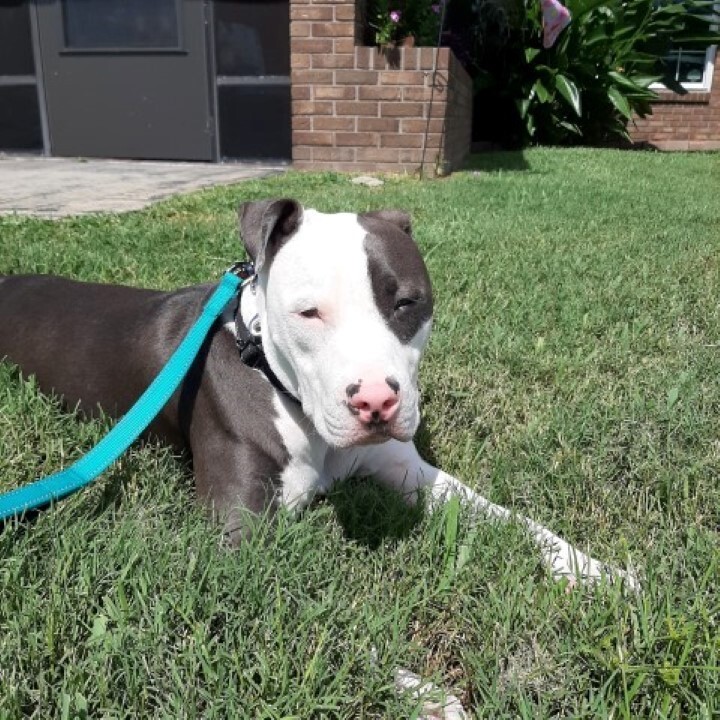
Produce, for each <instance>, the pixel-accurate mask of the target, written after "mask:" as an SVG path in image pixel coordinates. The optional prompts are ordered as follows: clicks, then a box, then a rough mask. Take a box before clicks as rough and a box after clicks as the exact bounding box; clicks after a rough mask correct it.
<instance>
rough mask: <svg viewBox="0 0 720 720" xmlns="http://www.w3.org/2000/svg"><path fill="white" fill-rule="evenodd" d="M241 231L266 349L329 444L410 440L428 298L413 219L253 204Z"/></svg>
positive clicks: (288, 203)
mask: <svg viewBox="0 0 720 720" xmlns="http://www.w3.org/2000/svg"><path fill="white" fill-rule="evenodd" d="M239 219H240V230H241V234H242V238H243V242H244V244H245V248H246V249H247V251H248V253H249V255H250V257H251V258H252V259H253V261H254V262H255V268H256V271H257V273H258V285H257V294H258V306H259V312H260V320H261V324H262V334H263V347H264V349H265V352H266V355H267V358H268V362H269V363H270V366H271V367H272V369H273V370H274V372H275V373H276V374H277V376H278V378H279V379H280V380H281V382H282V383H283V384H284V385H285V387H287V388H288V389H289V390H290V391H291V392H292V393H293V394H295V395H296V396H297V397H298V398H300V400H301V402H302V407H303V411H304V412H305V414H306V415H307V416H308V417H309V418H310V419H311V420H312V422H313V424H314V426H315V428H316V430H317V431H318V433H319V434H320V435H321V436H322V437H323V439H324V440H325V441H326V442H328V443H329V444H330V445H331V446H333V447H349V446H352V445H360V444H368V443H377V442H384V441H385V440H387V439H389V438H396V439H398V440H402V441H405V440H410V439H411V438H412V436H413V435H414V434H415V431H416V430H417V426H418V423H419V417H420V415H419V408H418V401H419V393H418V388H417V375H418V366H419V362H420V356H421V354H422V351H423V348H424V347H425V344H426V342H427V339H428V335H429V333H430V325H431V320H432V309H433V299H432V290H431V287H430V279H429V277H428V273H427V269H426V268H425V263H424V262H423V260H422V257H421V256H420V252H419V251H418V248H417V246H416V244H415V242H414V240H413V239H412V237H411V234H410V218H409V216H408V215H407V214H406V213H403V212H400V211H395V210H383V211H379V212H372V213H366V214H364V215H356V214H353V213H337V214H324V213H320V212H317V211H316V210H310V209H303V208H302V206H301V205H300V204H299V203H297V202H296V201H294V200H285V199H283V200H267V201H262V202H249V203H245V204H243V205H242V206H241V207H240V210H239Z"/></svg>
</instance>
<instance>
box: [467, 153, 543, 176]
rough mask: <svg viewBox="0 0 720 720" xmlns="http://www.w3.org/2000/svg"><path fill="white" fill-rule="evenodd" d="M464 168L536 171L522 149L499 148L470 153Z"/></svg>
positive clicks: (496, 170)
mask: <svg viewBox="0 0 720 720" xmlns="http://www.w3.org/2000/svg"><path fill="white" fill-rule="evenodd" d="M463 170H475V171H478V172H488V173H492V172H528V171H530V172H534V171H533V169H532V167H531V165H530V163H529V162H528V161H527V159H526V158H525V155H524V153H523V151H522V150H498V151H492V152H480V153H474V154H472V155H470V157H469V158H468V159H467V160H466V161H465V163H464V164H463Z"/></svg>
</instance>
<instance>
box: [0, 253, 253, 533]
mask: <svg viewBox="0 0 720 720" xmlns="http://www.w3.org/2000/svg"><path fill="white" fill-rule="evenodd" d="M242 265H243V263H239V264H238V266H233V267H232V268H231V269H230V270H228V271H227V272H226V273H225V275H223V277H222V280H221V281H220V284H219V285H218V286H217V288H216V289H215V291H214V292H213V294H212V295H211V296H210V298H209V299H208V300H207V302H206V303H205V306H204V307H203V310H202V314H201V315H200V317H199V318H198V319H197V321H196V322H195V324H194V325H193V326H192V327H191V328H190V330H188V333H187V335H186V336H185V337H184V338H183V340H182V341H181V343H180V344H179V345H178V347H177V349H176V350H175V352H174V353H173V354H172V355H171V356H170V359H169V360H168V361H167V363H166V364H165V366H164V367H163V369H162V370H161V371H160V373H159V374H158V375H157V377H156V378H155V379H154V380H153V381H152V383H150V385H149V386H148V388H147V390H145V392H144V393H143V394H142V395H141V396H140V398H139V399H138V400H137V402H136V403H135V404H134V405H133V406H132V407H131V408H130V410H128V412H127V413H126V414H125V415H124V416H123V417H122V419H121V420H120V421H119V422H118V423H117V424H116V425H115V426H114V427H113V428H112V430H110V432H109V433H108V434H107V435H106V436H105V437H104V438H103V439H102V440H101V441H100V442H99V443H98V444H97V445H96V446H95V447H94V448H92V449H91V450H90V451H89V452H88V453H87V454H86V455H84V456H83V457H82V458H80V460H78V461H77V462H75V463H74V464H73V465H71V466H70V467H68V468H66V469H65V470H62V471H60V472H57V473H54V474H53V475H49V476H48V477H46V478H43V479H42V480H37V481H36V482H34V483H31V484H30V485H25V486H24V487H21V488H18V489H16V490H12V491H10V492H8V493H5V494H4V495H0V521H2V520H6V519H7V518H11V517H17V516H20V515H22V514H23V513H25V512H27V511H28V510H35V509H37V508H41V507H43V506H45V505H47V504H48V503H51V502H53V501H55V500H60V499H62V498H64V497H66V496H67V495H70V494H71V493H73V492H75V491H76V490H79V489H80V488H82V487H85V485H88V484H90V483H91V482H92V481H93V480H95V478H97V477H98V475H100V474H102V473H103V472H105V470H107V468H108V467H110V465H112V464H113V463H114V462H115V461H116V460H117V459H118V458H119V457H120V456H121V455H122V454H123V453H124V452H125V451H126V450H127V449H128V448H129V447H130V445H131V444H132V443H133V442H134V441H135V440H136V439H137V438H138V437H139V436H140V434H141V433H142V432H143V431H144V430H145V429H146V428H147V426H148V425H149V424H150V423H151V422H152V421H153V419H154V418H155V416H156V415H157V414H158V413H159V412H160V411H161V410H162V409H163V407H165V404H166V403H167V401H168V400H169V399H170V397H171V396H172V394H173V393H174V392H175V391H176V390H177V388H178V387H179V385H180V383H181V382H182V379H183V378H184V377H185V375H186V374H187V372H188V370H189V369H190V366H191V365H192V363H193V360H195V358H196V357H197V354H198V353H199V352H200V348H201V346H202V344H203V342H204V340H205V338H206V337H207V335H208V333H209V332H210V328H211V327H212V326H213V323H214V322H215V321H216V320H217V318H218V316H219V315H220V313H221V312H222V311H223V308H224V307H225V306H226V305H227V304H228V303H229V302H230V300H232V298H233V297H234V296H235V295H236V294H237V292H238V289H239V287H240V284H241V283H242V282H248V279H246V278H245V277H243V276H242V273H241V276H240V277H238V276H237V275H235V274H234V272H235V271H236V268H237V267H239V266H240V267H241V266H242Z"/></svg>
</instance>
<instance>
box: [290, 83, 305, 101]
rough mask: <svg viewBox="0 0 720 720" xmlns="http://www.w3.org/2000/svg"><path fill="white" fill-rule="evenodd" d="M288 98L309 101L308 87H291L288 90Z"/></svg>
mask: <svg viewBox="0 0 720 720" xmlns="http://www.w3.org/2000/svg"><path fill="white" fill-rule="evenodd" d="M290 97H291V98H292V99H293V100H309V99H310V86H309V85H293V86H292V87H291V88H290Z"/></svg>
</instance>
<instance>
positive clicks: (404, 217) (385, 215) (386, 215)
mask: <svg viewBox="0 0 720 720" xmlns="http://www.w3.org/2000/svg"><path fill="white" fill-rule="evenodd" d="M363 217H367V218H376V219H377V220H384V221H385V222H389V223H392V224H393V225H396V226H397V227H399V228H400V229H401V230H402V231H403V232H404V233H405V234H406V235H410V236H412V221H411V220H410V215H408V214H407V213H406V212H404V211H402V210H373V211H372V212H368V213H363Z"/></svg>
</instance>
